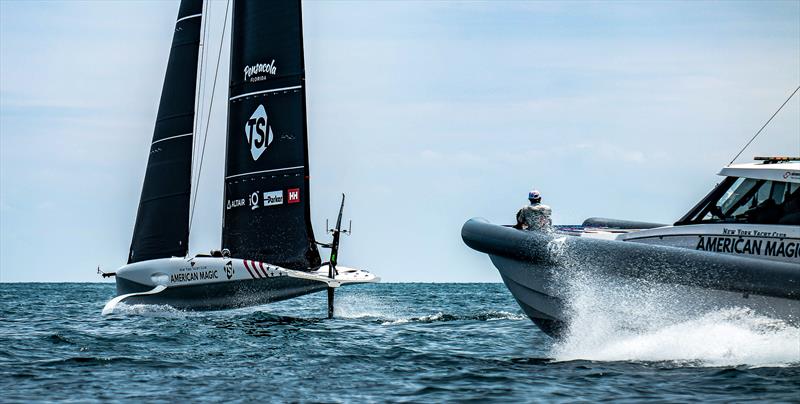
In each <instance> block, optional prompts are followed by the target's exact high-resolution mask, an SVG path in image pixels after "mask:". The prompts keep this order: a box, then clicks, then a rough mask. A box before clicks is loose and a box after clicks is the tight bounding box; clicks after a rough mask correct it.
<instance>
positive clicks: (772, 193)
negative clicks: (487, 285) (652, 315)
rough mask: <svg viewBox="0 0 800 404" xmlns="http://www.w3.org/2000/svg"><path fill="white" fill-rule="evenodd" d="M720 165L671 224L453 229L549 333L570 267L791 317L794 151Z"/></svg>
mask: <svg viewBox="0 0 800 404" xmlns="http://www.w3.org/2000/svg"><path fill="white" fill-rule="evenodd" d="M756 160H757V162H756V163H748V164H734V165H729V166H727V167H724V168H723V169H722V171H720V173H719V175H721V176H723V177H724V180H723V181H722V182H721V183H719V185H717V186H716V187H715V188H714V189H713V190H712V191H711V192H710V193H709V194H708V195H707V196H706V197H705V198H703V199H702V200H701V201H700V202H699V203H698V204H697V205H696V206H694V207H693V208H692V209H691V210H690V211H689V212H688V213H687V214H686V215H685V216H684V217H682V218H681V219H680V220H678V221H677V222H676V223H675V224H673V225H661V224H657V223H645V222H633V221H627V220H614V219H603V218H590V219H587V220H586V221H584V223H583V224H582V225H581V226H555V227H554V229H553V231H552V232H532V231H522V230H517V229H514V228H511V227H507V226H500V225H494V224H491V223H489V222H487V221H485V220H483V219H477V218H476V219H471V220H469V221H467V222H466V223H465V224H464V226H463V227H462V229H461V237H462V239H463V240H464V242H465V243H466V244H467V245H468V246H469V247H471V248H473V249H475V250H477V251H480V252H484V253H486V254H488V255H489V257H490V258H491V260H492V263H494V265H495V267H497V270H498V271H499V272H500V275H501V276H502V279H503V282H505V284H506V286H507V287H508V289H509V290H510V291H511V293H512V294H513V295H514V297H515V298H516V300H517V302H518V303H519V305H520V306H521V307H522V309H523V311H525V313H526V314H527V315H528V316H529V317H530V318H531V319H532V320H533V322H534V323H536V324H537V325H538V326H539V327H540V328H541V329H542V330H543V331H545V332H546V333H548V334H550V335H554V336H557V335H559V334H560V333H562V332H563V331H564V329H565V325H566V323H567V322H568V320H569V319H568V315H569V314H568V313H567V310H565V306H566V305H567V303H568V302H566V301H565V299H567V298H568V297H567V296H565V291H564V290H563V289H564V288H563V284H562V283H561V281H562V278H563V276H564V274H565V273H566V272H567V271H570V270H572V269H575V268H579V269H581V270H584V271H589V272H590V273H592V274H596V275H598V276H603V277H610V278H611V279H622V278H633V279H639V280H643V281H647V282H655V283H658V284H668V285H672V286H674V287H676V288H678V289H679V290H682V291H684V292H685V294H686V296H688V295H689V294H697V293H696V292H700V293H699V295H701V296H702V297H703V300H704V301H705V302H706V303H707V304H708V305H709V306H711V307H717V308H723V307H735V306H738V307H747V308H751V309H752V310H755V311H756V312H758V313H760V314H764V315H767V316H770V317H773V318H778V319H782V320H785V321H787V322H789V323H790V324H795V325H796V324H800V252H798V249H799V248H800V163H798V162H797V161H800V158H788V157H763V158H759V157H757V158H756Z"/></svg>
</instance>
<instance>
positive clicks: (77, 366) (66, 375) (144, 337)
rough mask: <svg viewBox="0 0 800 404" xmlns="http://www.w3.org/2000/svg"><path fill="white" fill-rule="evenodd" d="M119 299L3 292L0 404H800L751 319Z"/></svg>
mask: <svg viewBox="0 0 800 404" xmlns="http://www.w3.org/2000/svg"><path fill="white" fill-rule="evenodd" d="M113 295H114V286H113V284H100V283H72V284H41V283H38V284H0V402H32V401H54V400H63V401H78V402H86V401H116V400H119V401H148V402H185V401H192V402H199V401H214V402H216V401H231V402H254V401H302V402H447V401H456V402H468V401H477V402H489V401H498V402H538V401H565V402H574V401H576V400H581V399H582V400H587V401H596V400H615V401H617V400H620V401H630V402H640V401H646V400H655V401H673V402H674V401H702V402H708V401H719V402H731V401H773V402H798V401H800V329H798V328H796V327H791V326H788V325H786V324H783V323H780V322H776V321H775V320H772V319H768V318H762V317H759V316H757V315H755V314H753V313H750V312H748V311H747V310H745V309H735V308H734V309H726V310H721V311H718V312H709V313H704V314H703V315H698V316H694V317H691V318H671V319H670V320H669V321H665V322H663V325H660V326H657V327H650V328H647V329H639V330H638V331H637V330H635V329H631V328H630V327H629V325H630V323H629V322H626V323H625V324H627V325H623V326H619V325H618V324H616V323H615V318H613V317H612V316H610V315H608V313H604V312H603V311H602V309H599V308H601V307H602V304H603V303H607V302H606V301H604V300H603V299H608V296H604V297H602V298H598V297H597V296H593V295H592V293H591V292H586V293H584V294H583V295H581V296H576V302H578V304H577V305H576V307H575V308H574V309H575V310H577V311H578V312H577V313H576V315H575V324H573V325H572V327H571V332H570V335H569V336H568V337H566V338H564V339H563V340H558V341H556V340H553V339H551V338H549V337H547V336H546V335H545V334H543V333H541V332H540V331H539V330H538V329H537V328H536V327H535V326H534V325H533V323H531V322H530V320H528V319H527V318H526V317H525V316H524V315H523V314H522V313H521V311H520V310H519V308H518V307H517V305H516V303H515V302H514V300H513V298H512V297H511V295H510V293H509V292H508V290H507V289H506V288H505V287H504V286H503V285H502V284H377V285H361V286H354V287H347V288H342V289H340V290H339V292H338V293H337V303H338V306H337V308H336V317H337V318H336V319H334V320H327V319H323V317H324V316H325V304H326V303H325V294H324V293H320V294H314V295H309V296H304V297H301V298H297V299H293V300H288V301H284V302H280V303H275V304H271V305H265V306H258V307H250V308H244V309H237V310H227V311H216V312H184V311H178V310H174V309H171V308H169V307H163V306H162V307H152V306H124V307H123V308H122V309H121V310H120V311H119V312H118V313H115V314H113V315H111V316H108V317H102V316H100V310H101V309H102V307H103V305H104V303H105V302H106V301H107V300H108V299H109V298H111V297H112V296H113ZM646 306H647V305H644V306H642V307H641V308H639V309H638V310H642V312H641V313H633V315H634V316H649V315H655V314H656V313H648V312H647V310H648V309H647V307H646ZM662 309H663V308H659V309H658V310H659V311H662ZM581 310H585V312H581ZM634 311H635V310H634ZM617 314H618V313H617ZM615 315H616V314H615Z"/></svg>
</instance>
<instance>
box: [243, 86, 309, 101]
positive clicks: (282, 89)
mask: <svg viewBox="0 0 800 404" xmlns="http://www.w3.org/2000/svg"><path fill="white" fill-rule="evenodd" d="M298 88H303V86H291V87H281V88H273V89H270V90H263V91H253V92H252V93H247V94H242V95H237V96H236V97H231V98H230V100H229V101H233V100H235V99H237V98H242V97H249V96H251V95H256V94H266V93H275V92H278V91H286V90H297V89H298Z"/></svg>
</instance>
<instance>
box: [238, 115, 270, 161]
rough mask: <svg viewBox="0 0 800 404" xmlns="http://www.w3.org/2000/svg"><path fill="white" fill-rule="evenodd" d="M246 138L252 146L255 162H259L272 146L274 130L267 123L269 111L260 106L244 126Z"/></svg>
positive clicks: (251, 152) (251, 151) (251, 150)
mask: <svg viewBox="0 0 800 404" xmlns="http://www.w3.org/2000/svg"><path fill="white" fill-rule="evenodd" d="M244 137H245V139H247V144H248V145H250V154H251V155H252V156H253V161H255V160H258V158H259V157H261V154H262V153H264V150H266V149H267V146H269V145H270V144H272V128H270V127H269V123H268V121H267V111H266V110H265V109H264V106H263V105H259V106H258V108H256V111H255V112H253V115H252V116H251V117H250V119H248V120H247V122H246V123H245V124H244Z"/></svg>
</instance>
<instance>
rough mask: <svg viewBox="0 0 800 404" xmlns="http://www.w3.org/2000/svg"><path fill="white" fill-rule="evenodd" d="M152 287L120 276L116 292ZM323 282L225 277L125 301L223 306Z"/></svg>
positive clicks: (302, 291)
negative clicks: (219, 280) (211, 281)
mask: <svg viewBox="0 0 800 404" xmlns="http://www.w3.org/2000/svg"><path fill="white" fill-rule="evenodd" d="M152 288H153V287H151V286H148V285H143V284H140V283H136V282H133V281H129V280H126V279H122V278H118V279H117V294H118V295H126V294H130V293H141V292H146V291H148V290H151V289H152ZM326 288H327V286H326V285H325V284H324V283H321V282H315V281H310V280H306V279H297V278H289V277H283V278H268V279H250V280H235V281H223V282H215V283H206V284H197V285H184V286H179V287H170V288H167V289H165V290H164V291H163V292H160V293H157V294H152V295H138V296H131V297H128V298H126V299H125V303H126V304H151V305H169V306H172V307H174V308H176V309H181V310H222V309H231V308H237V307H247V306H255V305H260V304H266V303H273V302H277V301H281V300H285V299H291V298H293V297H298V296H303V295H307V294H309V293H315V292H320V291H323V290H325V289H326Z"/></svg>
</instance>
